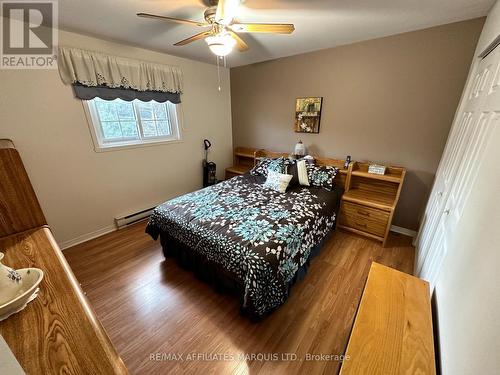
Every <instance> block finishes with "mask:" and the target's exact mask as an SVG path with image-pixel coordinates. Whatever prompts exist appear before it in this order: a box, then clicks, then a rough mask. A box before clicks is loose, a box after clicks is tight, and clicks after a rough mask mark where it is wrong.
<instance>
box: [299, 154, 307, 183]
mask: <svg viewBox="0 0 500 375" xmlns="http://www.w3.org/2000/svg"><path fill="white" fill-rule="evenodd" d="M306 163H307V162H306V161H305V160H299V161H298V162H297V177H298V178H299V184H300V185H302V186H309V177H308V176H307V165H306Z"/></svg>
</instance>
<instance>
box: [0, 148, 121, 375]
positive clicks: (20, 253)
mask: <svg viewBox="0 0 500 375" xmlns="http://www.w3.org/2000/svg"><path fill="white" fill-rule="evenodd" d="M0 180H1V184H0V250H1V251H2V252H4V253H5V258H4V260H3V263H4V264H6V265H8V266H10V267H13V268H26V267H37V268H40V269H42V270H43V272H44V279H43V281H42V283H41V284H40V292H39V294H38V297H37V298H36V299H35V300H34V301H32V302H30V303H29V304H28V306H27V307H26V308H25V309H24V310H23V311H21V312H19V313H17V314H15V315H12V316H11V317H9V318H8V319H6V320H4V321H2V322H0V334H1V335H2V336H3V338H4V339H5V341H6V342H7V344H8V345H9V347H10V349H11V350H12V352H13V354H14V356H15V357H16V359H17V361H18V362H19V364H20V365H21V367H22V368H23V369H24V371H25V372H26V373H27V374H30V375H33V374H62V373H64V374H127V373H128V371H127V369H126V367H125V365H124V363H123V361H122V360H121V358H120V356H119V355H118V353H117V352H116V350H115V348H114V347H113V345H112V343H111V341H110V340H109V338H108V335H107V334H106V332H105V330H104V328H103V327H102V325H101V323H100V322H99V320H98V319H97V317H96V315H95V313H94V311H93V310H92V307H91V306H90V305H89V303H88V301H87V298H86V297H85V295H84V294H83V292H82V290H81V288H80V285H79V284H78V282H77V280H76V279H75V276H74V275H73V272H72V271H71V269H70V267H69V265H68V263H67V262H66V259H65V258H64V255H63V254H62V252H61V250H60V249H59V247H58V246H57V243H56V241H55V240H54V237H53V236H52V233H51V231H50V229H49V227H48V226H47V225H46V221H45V217H44V215H43V212H42V210H41V208H40V204H39V203H38V200H37V198H36V195H35V193H34V191H33V188H32V186H31V183H30V181H29V178H28V175H27V174H26V171H25V169H24V166H23V164H22V161H21V158H20V156H19V153H18V152H17V150H16V149H15V148H14V146H13V144H12V142H11V141H8V140H0Z"/></svg>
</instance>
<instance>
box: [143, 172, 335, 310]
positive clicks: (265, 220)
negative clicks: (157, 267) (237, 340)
mask: <svg viewBox="0 0 500 375" xmlns="http://www.w3.org/2000/svg"><path fill="white" fill-rule="evenodd" d="M264 181H265V178H264V177H262V176H252V175H250V174H245V175H242V176H238V177H234V178H231V179H229V180H226V181H224V182H221V183H219V184H217V185H214V186H211V187H208V188H205V189H202V190H198V191H195V192H193V193H189V194H186V195H183V196H180V197H177V198H174V199H171V200H169V201H167V202H165V203H163V204H162V205H160V206H158V207H157V208H156V209H155V210H154V211H153V214H152V215H151V217H150V220H149V223H148V225H147V228H146V232H147V233H149V234H150V235H151V236H152V237H153V238H154V239H155V240H156V239H158V237H160V239H161V244H162V247H163V251H164V254H165V256H166V257H169V256H175V257H176V258H177V260H178V262H180V264H181V265H182V266H184V267H186V268H189V269H191V270H193V271H195V273H196V274H197V275H198V276H200V277H202V278H203V279H206V280H208V281H211V282H213V283H214V284H215V285H216V286H223V287H227V288H230V289H232V290H234V291H235V292H236V293H237V294H238V295H239V297H240V298H241V306H242V311H243V312H245V313H247V314H248V315H250V316H253V317H263V316H265V315H266V314H268V313H270V312H271V311H273V310H274V309H276V308H277V307H279V306H280V305H282V304H283V303H284V302H285V301H286V299H287V297H288V294H289V291H290V288H291V286H292V285H293V284H294V283H295V282H296V281H297V280H298V279H300V278H302V277H303V276H304V274H305V272H306V270H307V267H308V265H309V261H310V259H311V258H312V257H313V256H314V255H315V254H316V253H318V252H319V249H320V247H321V244H322V242H323V241H324V240H325V239H326V238H327V236H328V235H329V233H330V232H331V231H332V229H334V226H335V219H336V215H337V211H338V207H339V204H340V197H341V194H342V191H343V188H342V184H336V185H335V187H334V189H333V190H332V191H327V190H325V189H322V188H315V187H302V186H297V187H294V188H292V189H290V190H289V191H287V192H286V193H279V192H276V191H274V190H271V189H268V188H265V187H264V186H263V183H264Z"/></svg>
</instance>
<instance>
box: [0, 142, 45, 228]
mask: <svg viewBox="0 0 500 375" xmlns="http://www.w3.org/2000/svg"><path fill="white" fill-rule="evenodd" d="M0 181H1V183H0V238H1V237H5V236H8V235H11V234H14V233H18V232H23V231H26V230H28V229H32V228H37V227H40V226H43V225H46V224H47V222H46V220H45V216H44V215H43V212H42V209H41V207H40V203H38V199H37V198H36V195H35V191H34V190H33V187H32V186H31V182H30V179H29V177H28V174H27V173H26V170H25V169H24V165H23V162H22V160H21V156H20V155H19V152H17V150H16V149H15V147H14V144H13V143H12V141H11V140H8V139H0Z"/></svg>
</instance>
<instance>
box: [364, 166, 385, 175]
mask: <svg viewBox="0 0 500 375" xmlns="http://www.w3.org/2000/svg"><path fill="white" fill-rule="evenodd" d="M368 173H373V174H381V175H383V174H385V166H384V165H378V164H370V166H369V167H368Z"/></svg>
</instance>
